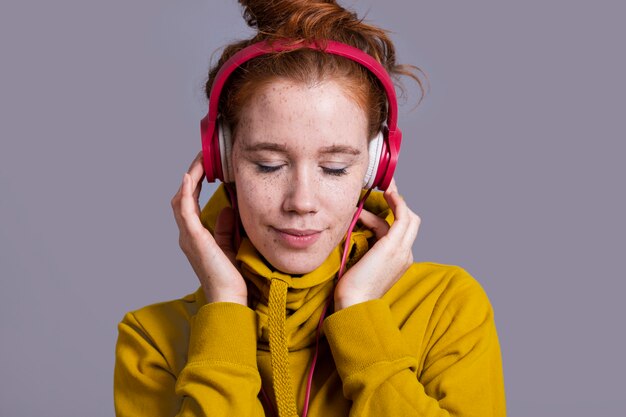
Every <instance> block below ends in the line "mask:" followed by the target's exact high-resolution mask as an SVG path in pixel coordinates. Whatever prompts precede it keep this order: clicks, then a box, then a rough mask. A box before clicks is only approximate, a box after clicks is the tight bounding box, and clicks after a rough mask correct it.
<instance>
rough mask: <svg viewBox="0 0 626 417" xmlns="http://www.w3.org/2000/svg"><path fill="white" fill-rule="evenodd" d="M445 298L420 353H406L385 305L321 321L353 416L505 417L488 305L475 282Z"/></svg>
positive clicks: (402, 334)
mask: <svg viewBox="0 0 626 417" xmlns="http://www.w3.org/2000/svg"><path fill="white" fill-rule="evenodd" d="M446 298H449V302H448V303H447V306H445V307H443V308H444V311H443V313H442V314H441V315H440V317H439V319H438V322H437V323H436V325H435V330H434V331H433V332H432V337H431V340H424V341H423V342H422V343H423V345H424V346H421V347H418V350H419V351H421V352H423V353H422V354H420V353H416V352H415V349H413V350H412V349H411V347H410V346H414V344H409V343H407V340H410V339H409V338H411V335H410V334H407V333H406V332H404V331H403V330H401V329H400V328H399V327H398V324H397V322H396V320H395V319H394V317H393V314H392V312H391V310H390V308H389V306H388V305H387V304H386V302H385V301H383V300H380V299H379V300H371V301H367V302H363V303H360V304H356V305H353V306H350V307H348V308H346V309H343V310H341V311H338V312H336V313H334V314H332V315H330V316H329V317H328V318H327V319H326V320H325V323H324V331H325V333H326V336H327V338H328V343H329V345H330V348H331V351H332V354H333V358H334V360H335V363H336V366H337V370H338V373H339V376H340V377H341V380H342V383H343V393H344V396H345V397H346V398H348V399H349V400H351V401H352V408H351V411H350V416H363V417H367V416H381V415H394V416H400V415H401V416H407V417H408V416H420V417H444V416H458V417H502V416H505V414H506V411H505V397H504V381H503V375H502V364H501V356H500V347H499V342H498V337H497V334H496V328H495V324H494V319H493V312H492V308H491V305H490V303H489V300H488V299H487V296H486V295H485V293H484V292H483V290H482V288H481V287H480V286H479V285H478V284H477V283H476V284H475V285H470V286H465V288H463V289H462V290H461V291H459V292H458V294H456V295H454V296H452V297H446ZM364 347H367V348H364ZM422 355H425V358H423V361H424V362H423V365H422V366H420V364H419V360H420V356H422ZM418 368H420V369H421V371H420V372H419V373H418Z"/></svg>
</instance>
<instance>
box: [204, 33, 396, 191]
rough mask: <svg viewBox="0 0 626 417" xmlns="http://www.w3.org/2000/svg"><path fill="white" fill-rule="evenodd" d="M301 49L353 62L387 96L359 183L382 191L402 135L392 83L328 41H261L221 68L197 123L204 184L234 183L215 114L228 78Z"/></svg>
mask: <svg viewBox="0 0 626 417" xmlns="http://www.w3.org/2000/svg"><path fill="white" fill-rule="evenodd" d="M301 48H309V49H315V50H319V51H322V52H325V53H328V54H333V55H338V56H343V57H345V58H348V59H350V60H352V61H355V62H357V63H359V64H361V65H362V66H364V67H365V68H367V69H368V70H369V71H370V72H371V73H372V74H374V75H375V76H376V78H377V79H378V80H379V81H380V83H381V85H382V86H383V88H384V89H385V92H386V94H387V123H386V126H384V127H383V129H382V130H381V131H380V132H379V133H378V135H376V137H375V138H374V139H372V140H371V141H370V142H369V159H370V162H369V165H368V168H367V172H366V175H365V178H364V180H363V188H365V189H370V188H376V187H377V188H378V189H380V190H386V189H387V187H388V186H389V183H390V182H391V179H392V177H393V173H394V171H395V169H396V164H397V162H398V153H399V152H400V143H401V142H402V132H401V131H400V128H398V126H397V121H398V105H397V101H396V91H395V88H394V85H393V82H392V81H391V78H390V77H389V74H388V73H387V71H386V70H385V68H384V67H383V66H382V65H381V64H380V63H378V62H377V61H376V60H375V59H374V58H373V57H372V56H371V55H368V54H366V53H365V52H363V51H361V50H360V49H358V48H355V47H353V46H350V45H346V44H344V43H340V42H336V41H331V40H326V41H324V42H323V46H321V45H320V44H319V43H317V42H314V43H305V42H297V43H294V42H293V41H289V40H279V41H274V42H272V43H271V44H270V43H269V42H268V41H262V42H258V43H255V44H252V45H250V46H248V47H246V48H244V49H242V50H241V51H239V52H237V53H236V54H235V55H233V56H232V57H231V58H230V59H229V60H228V61H226V62H225V63H224V65H222V67H221V68H220V70H219V71H218V73H217V75H216V77H215V81H214V82H213V86H212V87H211V95H210V98H209V112H208V113H207V115H206V116H205V117H204V118H203V119H202V121H201V122H200V133H201V136H202V154H203V159H204V161H203V162H204V172H205V174H206V179H207V181H208V182H214V181H215V180H216V179H219V180H221V181H223V182H225V183H230V182H233V181H234V176H233V172H232V167H231V164H230V154H231V149H232V139H231V135H230V128H229V127H228V126H227V124H226V123H222V122H221V120H220V118H219V111H218V110H219V109H218V106H219V101H220V95H221V93H222V89H223V88H224V85H225V84H226V81H227V80H228V77H229V76H230V75H231V74H232V73H233V71H235V70H236V69H237V68H238V67H239V66H241V65H242V64H244V63H245V62H247V61H249V60H251V59H254V58H256V57H259V56H262V55H267V54H271V53H275V52H283V51H292V50H296V49H301Z"/></svg>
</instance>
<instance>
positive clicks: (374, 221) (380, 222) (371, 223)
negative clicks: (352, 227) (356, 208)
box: [359, 210, 389, 240]
mask: <svg viewBox="0 0 626 417" xmlns="http://www.w3.org/2000/svg"><path fill="white" fill-rule="evenodd" d="M359 220H360V221H361V223H362V224H363V225H364V226H365V227H367V228H368V229H370V230H372V231H373V232H374V235H375V236H376V240H380V239H382V237H383V236H385V235H386V234H387V233H388V232H389V224H388V223H387V222H386V221H385V220H384V219H381V218H380V217H378V216H377V215H375V214H374V213H371V212H369V211H367V210H362V211H361V214H360V215H359Z"/></svg>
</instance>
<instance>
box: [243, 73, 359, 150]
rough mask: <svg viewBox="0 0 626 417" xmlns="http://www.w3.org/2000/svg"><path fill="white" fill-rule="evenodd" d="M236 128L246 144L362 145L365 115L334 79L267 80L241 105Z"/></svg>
mask: <svg viewBox="0 0 626 417" xmlns="http://www.w3.org/2000/svg"><path fill="white" fill-rule="evenodd" d="M236 130H237V133H236V137H237V139H236V140H237V141H243V142H244V144H246V145H253V144H254V143H256V142H268V141H270V142H276V143H280V144H281V145H283V146H290V145H294V146H295V145H298V146H300V147H302V146H304V145H306V146H307V147H324V146H332V145H340V144H343V145H349V146H355V147H366V146H367V115H366V113H365V112H364V111H363V109H361V107H360V106H359V105H358V104H357V103H356V102H355V101H354V100H353V99H352V98H351V97H350V96H349V95H348V94H347V92H346V91H345V87H344V86H342V85H341V84H340V83H338V82H335V81H325V82H320V83H316V84H313V85H306V84H302V83H297V82H293V81H289V80H282V79H279V80H275V81H272V82H270V83H269V84H268V85H266V86H264V87H263V88H261V89H259V90H258V92H257V93H256V94H254V95H252V96H251V98H250V100H249V102H248V103H246V104H245V105H244V106H243V108H242V110H241V114H240V118H239V124H238V125H237V129H236Z"/></svg>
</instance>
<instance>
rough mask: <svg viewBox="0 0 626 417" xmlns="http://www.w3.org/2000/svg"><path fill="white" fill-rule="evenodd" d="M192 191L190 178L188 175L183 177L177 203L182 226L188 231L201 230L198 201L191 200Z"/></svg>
mask: <svg viewBox="0 0 626 417" xmlns="http://www.w3.org/2000/svg"><path fill="white" fill-rule="evenodd" d="M192 195H193V190H192V184H191V177H190V176H189V174H188V173H185V174H184V175H183V185H182V189H181V198H180V202H179V215H180V217H181V219H182V221H183V223H184V224H183V225H184V226H185V227H186V228H187V229H188V230H189V231H197V230H199V229H200V228H203V227H204V226H202V223H201V222H200V217H199V216H198V215H199V213H200V208H199V207H198V201H197V200H194V199H193V196H192Z"/></svg>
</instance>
